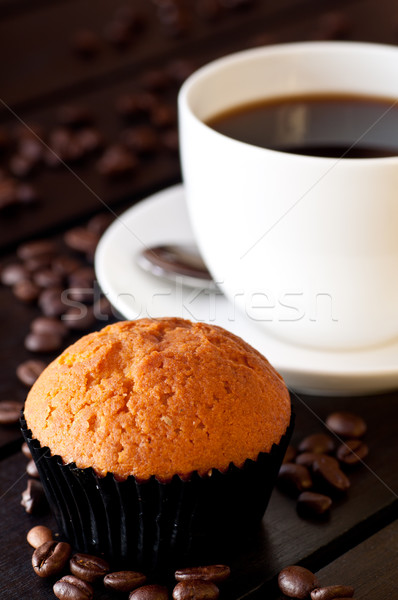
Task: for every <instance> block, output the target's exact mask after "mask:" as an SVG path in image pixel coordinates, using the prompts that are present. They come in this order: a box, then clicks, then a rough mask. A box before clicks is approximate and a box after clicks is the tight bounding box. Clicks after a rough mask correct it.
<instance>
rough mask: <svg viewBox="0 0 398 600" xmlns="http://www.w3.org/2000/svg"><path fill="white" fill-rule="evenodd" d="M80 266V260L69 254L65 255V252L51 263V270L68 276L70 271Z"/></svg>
mask: <svg viewBox="0 0 398 600" xmlns="http://www.w3.org/2000/svg"><path fill="white" fill-rule="evenodd" d="M80 267H81V262H80V260H78V259H77V258H73V257H71V256H67V255H66V254H61V255H60V256H57V257H56V258H54V260H53V261H52V263H51V268H52V269H53V271H54V272H55V273H58V274H59V275H61V276H62V277H67V276H69V275H70V274H71V273H73V271H76V270H77V269H79V268H80Z"/></svg>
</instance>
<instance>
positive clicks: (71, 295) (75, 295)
mask: <svg viewBox="0 0 398 600" xmlns="http://www.w3.org/2000/svg"><path fill="white" fill-rule="evenodd" d="M66 293H67V295H68V299H69V300H73V301H74V302H82V303H84V304H91V303H92V302H93V296H94V290H93V289H92V287H70V288H68V289H67V290H66ZM65 314H66V313H65Z"/></svg>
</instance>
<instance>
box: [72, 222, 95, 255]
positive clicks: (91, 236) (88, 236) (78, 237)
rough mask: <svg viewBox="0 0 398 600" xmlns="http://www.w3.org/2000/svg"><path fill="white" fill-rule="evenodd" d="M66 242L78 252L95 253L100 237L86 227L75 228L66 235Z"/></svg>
mask: <svg viewBox="0 0 398 600" xmlns="http://www.w3.org/2000/svg"><path fill="white" fill-rule="evenodd" d="M64 240H65V243H66V245H67V246H69V248H72V250H77V251H78V252H94V251H95V249H96V247H97V244H98V241H99V236H98V235H97V234H96V233H94V232H93V231H90V230H89V229H87V228H85V227H75V228H74V229H70V230H69V231H67V232H66V233H65V235H64Z"/></svg>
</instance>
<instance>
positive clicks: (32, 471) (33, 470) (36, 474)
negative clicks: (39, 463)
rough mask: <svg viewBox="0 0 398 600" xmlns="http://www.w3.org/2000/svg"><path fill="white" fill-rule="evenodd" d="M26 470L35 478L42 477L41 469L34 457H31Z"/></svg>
mask: <svg viewBox="0 0 398 600" xmlns="http://www.w3.org/2000/svg"><path fill="white" fill-rule="evenodd" d="M26 472H27V474H28V475H29V477H33V478H34V479H40V475H39V471H38V470H37V467H36V463H35V461H34V460H33V459H31V460H30V461H29V462H28V464H27V465H26Z"/></svg>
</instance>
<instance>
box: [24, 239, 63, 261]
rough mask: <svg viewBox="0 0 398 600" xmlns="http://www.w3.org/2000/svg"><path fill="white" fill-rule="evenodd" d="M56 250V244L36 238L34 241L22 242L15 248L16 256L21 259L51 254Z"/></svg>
mask: <svg viewBox="0 0 398 600" xmlns="http://www.w3.org/2000/svg"><path fill="white" fill-rule="evenodd" d="M56 250H57V247H56V244H55V243H54V242H52V241H50V240H37V241H35V242H27V243H26V244H22V245H21V246H19V248H18V249H17V255H18V258H20V259H21V260H29V259H30V258H34V257H36V256H43V255H53V254H55V252H56Z"/></svg>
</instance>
